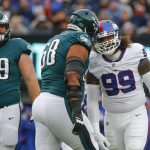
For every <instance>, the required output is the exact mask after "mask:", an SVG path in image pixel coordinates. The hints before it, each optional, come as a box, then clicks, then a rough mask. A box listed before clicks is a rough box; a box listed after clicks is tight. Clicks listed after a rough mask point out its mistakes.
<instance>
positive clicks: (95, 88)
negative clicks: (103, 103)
mask: <svg viewBox="0 0 150 150" xmlns="http://www.w3.org/2000/svg"><path fill="white" fill-rule="evenodd" d="M86 86H87V114H88V118H89V120H90V122H91V123H92V126H93V128H94V130H95V131H99V120H100V110H99V103H98V100H99V97H100V94H101V92H100V88H99V85H93V84H87V85H86Z"/></svg>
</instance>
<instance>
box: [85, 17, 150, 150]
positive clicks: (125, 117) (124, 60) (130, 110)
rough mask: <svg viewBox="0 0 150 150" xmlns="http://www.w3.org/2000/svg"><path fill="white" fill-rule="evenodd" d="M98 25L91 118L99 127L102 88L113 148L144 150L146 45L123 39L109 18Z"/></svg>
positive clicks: (149, 74)
mask: <svg viewBox="0 0 150 150" xmlns="http://www.w3.org/2000/svg"><path fill="white" fill-rule="evenodd" d="M99 26H100V31H99V33H98V35H97V42H96V43H95V51H93V52H92V53H91V54H90V66H89V72H88V74H87V96H88V102H87V105H88V106H87V107H88V109H87V110H88V116H89V119H90V120H91V122H92V124H93V127H94V129H95V130H99V116H98V114H99V110H98V102H97V100H98V97H99V95H100V89H101V92H102V104H103V107H104V108H105V110H106V112H105V119H104V128H105V129H104V130H105V136H106V138H107V139H108V141H109V142H110V147H109V148H110V150H143V149H144V146H145V143H146V139H147V132H148V117H147V111H146V108H145V105H144V104H145V101H146V97H145V93H144V89H143V81H144V83H145V84H146V86H147V87H148V88H150V63H149V61H148V58H147V55H146V53H145V51H144V46H143V45H141V44H139V43H132V42H131V41H130V40H129V38H127V37H123V38H122V39H121V38H120V36H119V28H118V26H117V25H116V24H115V23H114V22H112V21H110V20H103V21H100V22H99ZM94 108H95V109H94ZM96 108H97V109H96ZM93 110H94V111H93ZM95 133H97V132H95ZM95 137H97V135H95Z"/></svg>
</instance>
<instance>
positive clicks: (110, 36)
mask: <svg viewBox="0 0 150 150" xmlns="http://www.w3.org/2000/svg"><path fill="white" fill-rule="evenodd" d="M108 23H110V24H112V22H108ZM113 25H114V24H113ZM112 27H113V26H112ZM106 29H107V28H106ZM120 43H121V40H120V36H119V28H113V29H111V31H110V29H108V30H103V32H101V31H100V32H99V33H98V34H97V37H96V42H95V49H96V51H97V52H98V53H101V54H104V55H112V54H114V53H115V50H116V49H117V48H118V47H119V45H120Z"/></svg>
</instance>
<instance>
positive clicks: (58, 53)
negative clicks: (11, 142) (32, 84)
mask: <svg viewBox="0 0 150 150" xmlns="http://www.w3.org/2000/svg"><path fill="white" fill-rule="evenodd" d="M98 30H99V29H98V20H97V17H96V15H95V13H94V12H92V11H90V10H87V9H79V10H77V11H75V12H73V14H72V15H71V17H70V19H69V23H68V26H67V30H66V31H64V32H62V33H61V34H58V35H56V36H54V37H52V38H51V39H50V40H49V41H48V43H47V44H46V47H45V49H44V52H43V56H42V60H41V62H42V71H41V72H42V73H41V75H42V86H41V94H40V95H39V96H38V97H37V98H36V100H35V102H34V103H33V106H32V113H33V118H34V120H35V125H36V149H37V150H43V149H44V150H58V149H60V145H61V142H62V141H63V142H64V143H66V144H67V145H69V146H70V147H71V148H72V149H74V150H84V149H85V150H99V148H98V145H97V143H96V141H95V139H94V137H93V135H92V134H93V130H92V127H91V124H90V123H89V120H88V119H87V117H86V116H85V115H84V114H82V112H81V101H82V100H83V97H84V95H83V93H84V80H83V77H84V74H85V72H86V70H87V68H88V63H89V60H88V56H89V53H90V50H91V47H92V44H93V42H94V36H96V34H97V32H98ZM101 142H103V141H101Z"/></svg>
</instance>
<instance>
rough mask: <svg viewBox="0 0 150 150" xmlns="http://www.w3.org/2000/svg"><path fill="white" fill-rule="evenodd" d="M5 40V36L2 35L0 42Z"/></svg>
mask: <svg viewBox="0 0 150 150" xmlns="http://www.w3.org/2000/svg"><path fill="white" fill-rule="evenodd" d="M4 39H5V35H4V34H3V35H0V42H2V41H4Z"/></svg>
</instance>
